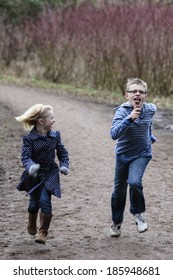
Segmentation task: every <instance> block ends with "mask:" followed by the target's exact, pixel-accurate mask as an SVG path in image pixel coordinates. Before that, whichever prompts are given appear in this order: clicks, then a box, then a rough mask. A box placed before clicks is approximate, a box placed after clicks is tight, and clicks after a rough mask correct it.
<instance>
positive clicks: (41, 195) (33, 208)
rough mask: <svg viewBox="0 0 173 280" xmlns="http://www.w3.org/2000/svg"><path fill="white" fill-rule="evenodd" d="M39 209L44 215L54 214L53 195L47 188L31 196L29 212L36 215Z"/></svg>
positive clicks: (38, 190)
mask: <svg viewBox="0 0 173 280" xmlns="http://www.w3.org/2000/svg"><path fill="white" fill-rule="evenodd" d="M39 209H41V213H43V214H52V204H51V193H50V192H49V191H48V190H47V189H46V188H45V187H43V188H41V189H37V190H36V191H35V192H34V193H33V194H31V195H30V201H29V206H28V211H29V212H31V213H32V214H35V213H37V212H38V210H39Z"/></svg>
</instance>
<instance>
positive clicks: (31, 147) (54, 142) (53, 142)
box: [17, 127, 69, 198]
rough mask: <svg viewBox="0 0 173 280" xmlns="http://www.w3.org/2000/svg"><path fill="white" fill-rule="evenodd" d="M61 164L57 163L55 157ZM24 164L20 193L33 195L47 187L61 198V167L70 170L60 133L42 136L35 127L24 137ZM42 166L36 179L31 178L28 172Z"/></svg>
mask: <svg viewBox="0 0 173 280" xmlns="http://www.w3.org/2000/svg"><path fill="white" fill-rule="evenodd" d="M56 155H57V158H58V160H59V164H57V163H56V162H55V156H56ZM22 162H23V166H24V167H25V171H24V172H23V174H22V176H21V179H20V182H19V184H18V185H17V189H18V190H19V191H26V192H28V193H29V194H31V193H32V192H33V191H34V190H35V189H37V188H39V187H42V186H43V185H45V187H46V188H47V189H48V190H49V191H50V192H51V193H52V194H53V195H55V196H57V197H59V198H60V197H61V187H60V178H59V167H61V166H65V167H67V168H69V157H68V152H67V150H66V149H65V147H64V145H63V144H62V142H61V136H60V132H59V131H50V132H48V134H47V135H46V136H41V135H40V134H39V133H38V132H37V130H36V128H35V127H34V128H33V129H32V130H31V131H30V133H29V134H28V135H26V136H24V137H23V146H22ZM34 163H37V164H40V169H39V170H38V172H37V176H36V178H34V177H31V176H29V174H28V171H29V168H30V167H31V165H32V164H34Z"/></svg>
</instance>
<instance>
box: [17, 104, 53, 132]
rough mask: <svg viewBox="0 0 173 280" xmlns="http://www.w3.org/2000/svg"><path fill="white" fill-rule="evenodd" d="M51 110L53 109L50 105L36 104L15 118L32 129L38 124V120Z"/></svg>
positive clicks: (25, 126) (28, 128)
mask: <svg viewBox="0 0 173 280" xmlns="http://www.w3.org/2000/svg"><path fill="white" fill-rule="evenodd" d="M49 110H52V107H51V106H50V105H43V104H36V105H33V106H32V107H30V108H29V109H28V110H26V112H25V113H24V114H22V115H21V116H19V117H15V119H16V120H17V121H18V122H22V123H23V126H24V129H26V130H31V129H32V127H33V126H35V125H36V124H37V121H38V120H39V119H40V118H42V117H43V116H44V115H45V113H46V112H47V111H49Z"/></svg>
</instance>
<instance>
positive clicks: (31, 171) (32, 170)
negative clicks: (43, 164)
mask: <svg viewBox="0 0 173 280" xmlns="http://www.w3.org/2000/svg"><path fill="white" fill-rule="evenodd" d="M39 168H40V164H36V163H34V164H32V165H31V167H30V168H29V172H28V173H29V175H30V176H32V177H36V176H37V172H38V170H39Z"/></svg>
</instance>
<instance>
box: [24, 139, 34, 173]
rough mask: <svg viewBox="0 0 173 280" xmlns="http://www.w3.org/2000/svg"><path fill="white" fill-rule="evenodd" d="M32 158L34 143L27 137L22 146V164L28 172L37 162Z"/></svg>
mask: <svg viewBox="0 0 173 280" xmlns="http://www.w3.org/2000/svg"><path fill="white" fill-rule="evenodd" d="M31 158H32V141H31V140H30V139H29V138H28V137H27V136H24V137H23V145H22V163H23V166H24V167H25V169H26V170H27V171H28V170H29V168H30V167H31V165H32V164H34V163H35V162H34V161H33V160H32V159H31Z"/></svg>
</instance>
